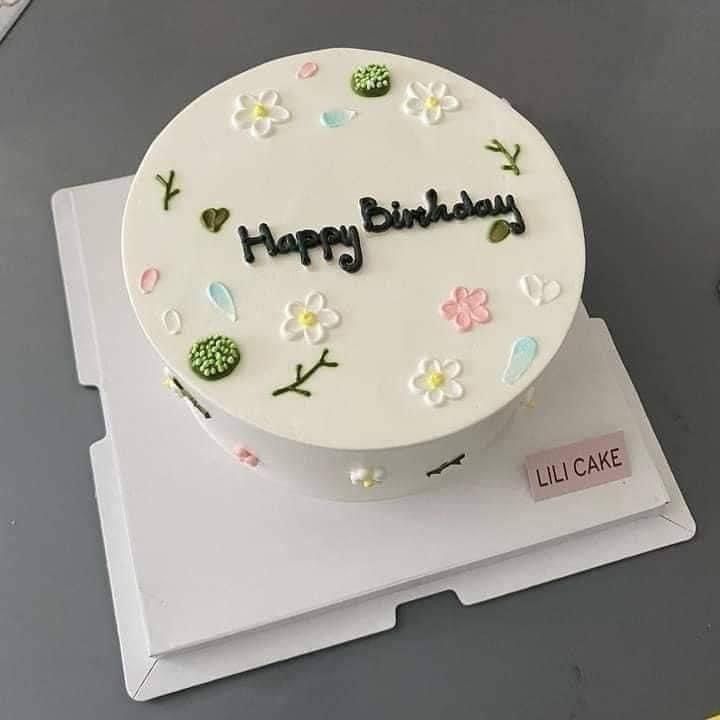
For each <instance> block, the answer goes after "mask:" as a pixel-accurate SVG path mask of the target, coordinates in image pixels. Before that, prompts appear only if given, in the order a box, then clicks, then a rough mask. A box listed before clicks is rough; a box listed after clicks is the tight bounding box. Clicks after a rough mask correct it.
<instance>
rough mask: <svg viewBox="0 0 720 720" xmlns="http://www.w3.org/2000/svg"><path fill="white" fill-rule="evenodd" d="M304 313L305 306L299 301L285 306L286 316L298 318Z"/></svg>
mask: <svg viewBox="0 0 720 720" xmlns="http://www.w3.org/2000/svg"><path fill="white" fill-rule="evenodd" d="M304 311H305V305H304V304H303V303H301V302H300V301H299V300H296V301H295V302H291V303H288V304H287V305H286V306H285V314H286V315H287V316H288V317H291V318H296V317H297V316H298V315H299V314H300V313H301V312H304Z"/></svg>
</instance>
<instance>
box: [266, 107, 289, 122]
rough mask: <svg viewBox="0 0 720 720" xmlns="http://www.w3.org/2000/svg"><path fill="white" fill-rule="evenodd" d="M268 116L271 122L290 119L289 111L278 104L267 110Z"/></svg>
mask: <svg viewBox="0 0 720 720" xmlns="http://www.w3.org/2000/svg"><path fill="white" fill-rule="evenodd" d="M268 113H269V117H270V119H271V120H272V121H273V122H276V123H284V122H287V121H288V120H289V119H290V111H289V110H287V109H286V108H284V107H281V106H280V105H275V106H274V107H271V108H270V109H269V110H268Z"/></svg>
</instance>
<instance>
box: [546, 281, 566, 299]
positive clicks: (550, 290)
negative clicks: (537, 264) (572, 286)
mask: <svg viewBox="0 0 720 720" xmlns="http://www.w3.org/2000/svg"><path fill="white" fill-rule="evenodd" d="M561 292H562V288H561V287H560V283H559V282H558V281H557V280H548V281H547V282H546V283H545V285H544V286H543V302H544V303H545V304H547V303H551V302H552V301H553V300H557V299H558V298H559V297H560V293H561Z"/></svg>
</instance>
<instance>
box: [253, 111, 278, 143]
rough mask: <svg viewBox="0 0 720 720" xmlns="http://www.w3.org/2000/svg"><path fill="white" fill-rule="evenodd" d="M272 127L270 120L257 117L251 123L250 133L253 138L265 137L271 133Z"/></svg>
mask: <svg viewBox="0 0 720 720" xmlns="http://www.w3.org/2000/svg"><path fill="white" fill-rule="evenodd" d="M272 126H273V124H272V120H271V119H270V118H269V117H267V116H266V117H259V118H257V119H256V120H255V121H254V122H253V124H252V127H251V128H250V132H251V133H252V134H253V136H254V137H258V138H261V137H265V136H266V135H269V134H270V132H271V131H272Z"/></svg>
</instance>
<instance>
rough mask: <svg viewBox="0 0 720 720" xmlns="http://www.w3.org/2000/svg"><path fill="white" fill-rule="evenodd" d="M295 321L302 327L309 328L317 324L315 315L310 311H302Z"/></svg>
mask: <svg viewBox="0 0 720 720" xmlns="http://www.w3.org/2000/svg"><path fill="white" fill-rule="evenodd" d="M297 321H298V322H299V323H300V324H301V325H302V326H303V327H310V326H311V325H314V324H315V323H316V322H317V315H316V314H315V313H314V312H311V311H310V310H303V311H302V312H301V313H300V314H299V315H298V316H297Z"/></svg>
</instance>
